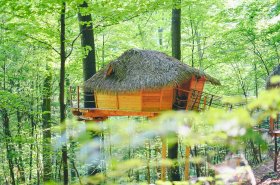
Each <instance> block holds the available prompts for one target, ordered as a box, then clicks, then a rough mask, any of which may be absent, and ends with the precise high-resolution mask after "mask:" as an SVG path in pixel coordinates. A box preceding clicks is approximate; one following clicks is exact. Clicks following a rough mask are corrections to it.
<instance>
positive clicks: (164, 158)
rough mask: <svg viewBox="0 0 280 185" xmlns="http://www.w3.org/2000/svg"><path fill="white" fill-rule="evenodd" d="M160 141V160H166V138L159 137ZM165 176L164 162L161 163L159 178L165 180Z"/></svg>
mask: <svg viewBox="0 0 280 185" xmlns="http://www.w3.org/2000/svg"><path fill="white" fill-rule="evenodd" d="M161 142H162V148H161V157H162V161H165V160H166V150H167V148H166V140H165V139H164V138H162V139H161ZM165 178H166V166H165V164H161V180H162V181H165Z"/></svg>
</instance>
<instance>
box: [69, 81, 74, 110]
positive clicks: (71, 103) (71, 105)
mask: <svg viewBox="0 0 280 185" xmlns="http://www.w3.org/2000/svg"><path fill="white" fill-rule="evenodd" d="M69 88H70V89H69V91H70V107H71V108H73V102H72V101H73V100H72V86H71V85H70V87H69Z"/></svg>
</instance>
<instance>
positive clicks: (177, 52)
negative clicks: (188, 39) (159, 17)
mask: <svg viewBox="0 0 280 185" xmlns="http://www.w3.org/2000/svg"><path fill="white" fill-rule="evenodd" d="M180 5H181V0H175V3H174V8H173V9H172V25H171V34H172V36H171V38H172V56H173V57H175V58H177V59H178V60H181V8H180Z"/></svg>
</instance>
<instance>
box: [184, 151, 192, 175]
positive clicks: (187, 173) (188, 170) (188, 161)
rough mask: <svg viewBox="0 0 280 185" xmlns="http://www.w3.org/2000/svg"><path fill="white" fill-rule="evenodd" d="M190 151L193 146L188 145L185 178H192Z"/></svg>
mask: <svg viewBox="0 0 280 185" xmlns="http://www.w3.org/2000/svg"><path fill="white" fill-rule="evenodd" d="M190 153H191V147H189V146H187V147H186V159H185V160H186V161H185V180H186V181H187V180H189V179H190Z"/></svg>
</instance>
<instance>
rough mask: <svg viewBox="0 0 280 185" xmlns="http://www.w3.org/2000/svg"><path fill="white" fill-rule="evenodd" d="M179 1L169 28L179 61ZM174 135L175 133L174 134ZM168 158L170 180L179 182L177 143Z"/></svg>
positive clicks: (173, 52) (173, 53) (176, 2)
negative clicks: (169, 161) (173, 162)
mask: <svg viewBox="0 0 280 185" xmlns="http://www.w3.org/2000/svg"><path fill="white" fill-rule="evenodd" d="M180 5H181V0H175V1H174V8H173V9H172V26H171V34H172V35H171V38H172V56H173V57H175V58H177V59H178V60H181V8H180ZM174 134H176V133H174ZM168 157H169V158H170V159H172V160H174V161H175V160H176V162H175V164H174V165H173V166H172V167H171V168H170V180H171V181H179V180H180V173H179V165H178V162H177V160H178V141H177V142H176V143H175V144H174V145H171V144H170V143H169V144H168Z"/></svg>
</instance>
